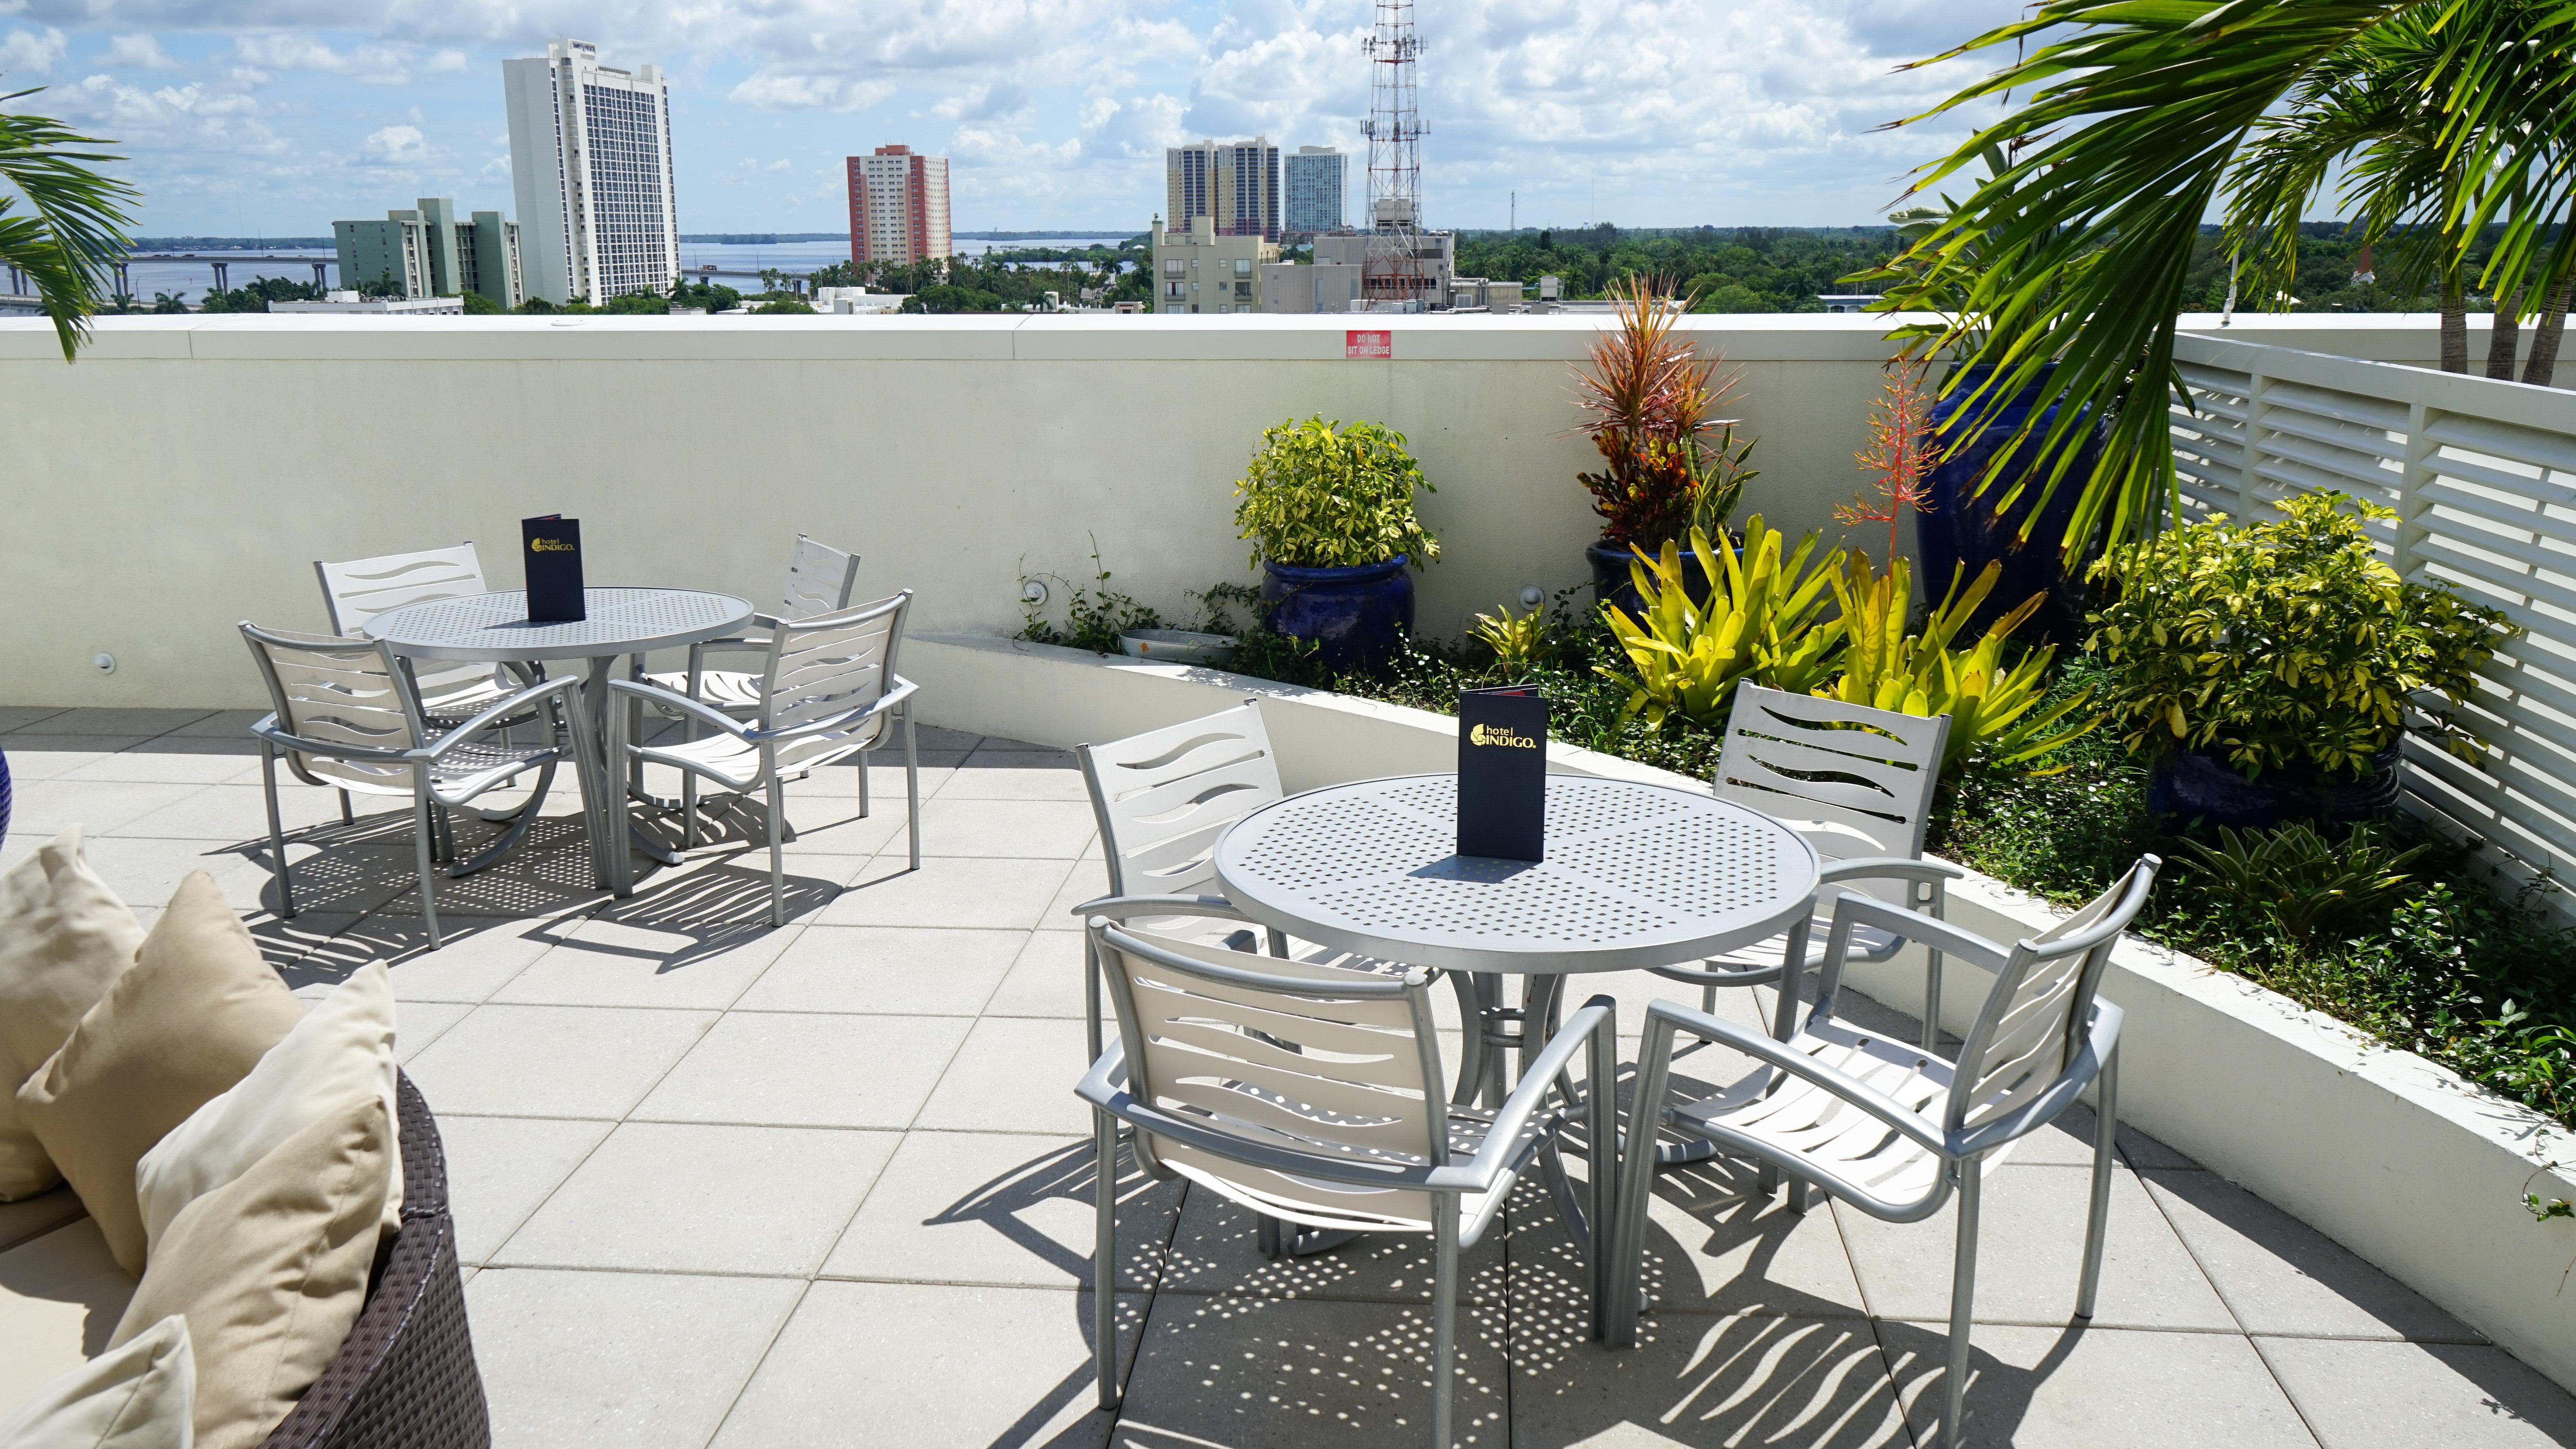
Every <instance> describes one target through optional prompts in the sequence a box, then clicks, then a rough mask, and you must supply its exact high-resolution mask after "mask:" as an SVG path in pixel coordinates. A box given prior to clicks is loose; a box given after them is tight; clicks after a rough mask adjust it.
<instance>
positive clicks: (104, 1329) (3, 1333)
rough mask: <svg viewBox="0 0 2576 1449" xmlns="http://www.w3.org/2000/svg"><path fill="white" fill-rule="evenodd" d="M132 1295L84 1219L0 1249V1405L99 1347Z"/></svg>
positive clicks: (128, 1281)
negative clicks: (31, 1240) (30, 1239)
mask: <svg viewBox="0 0 2576 1449" xmlns="http://www.w3.org/2000/svg"><path fill="white" fill-rule="evenodd" d="M133 1297H134V1280H133V1279H132V1278H130V1277H128V1276H126V1273H125V1270H124V1269H122V1268H119V1267H117V1266H116V1258H115V1257H114V1255H112V1254H110V1253H109V1252H108V1251H107V1240H106V1239H105V1238H102V1237H100V1236H99V1235H98V1224H96V1223H94V1222H92V1221H90V1220H89V1219H88V1218H82V1219H80V1220H79V1221H78V1222H75V1223H73V1224H71V1225H70V1226H69V1227H63V1228H57V1229H55V1230H54V1231H52V1232H50V1233H47V1234H45V1235H44V1236H43V1237H41V1238H38V1239H36V1240H35V1241H34V1242H31V1243H21V1244H19V1245H18V1246H17V1247H14V1248H11V1249H10V1250H9V1251H7V1252H5V1253H0V1409H8V1408H14V1407H15V1406H17V1405H19V1404H21V1403H24V1402H26V1400H27V1399H28V1397H29V1396H30V1395H33V1394H35V1393H37V1392H39V1391H40V1390H42V1389H43V1388H44V1387H45V1385H46V1384H48V1383H50V1382H52V1381H53V1380H54V1379H56V1378H58V1377H60V1376H61V1375H63V1374H67V1373H71V1372H73V1371H74V1370H76V1369H78V1368H79V1367H80V1366H81V1365H82V1364H84V1363H86V1362H88V1361H89V1360H90V1359H91V1358H93V1357H95V1356H97V1355H99V1354H101V1353H104V1352H106V1351H107V1341H108V1338H109V1336H110V1335H112V1334H113V1333H114V1332H115V1331H116V1326H117V1322H118V1320H120V1319H122V1318H123V1317H124V1316H125V1305H126V1303H127V1302H128V1301H129V1300H130V1299H132V1298H133Z"/></svg>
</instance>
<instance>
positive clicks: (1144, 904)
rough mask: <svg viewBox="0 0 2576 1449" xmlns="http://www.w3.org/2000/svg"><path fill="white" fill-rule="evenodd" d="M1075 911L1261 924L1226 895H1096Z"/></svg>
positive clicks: (1121, 916) (1089, 914)
mask: <svg viewBox="0 0 2576 1449" xmlns="http://www.w3.org/2000/svg"><path fill="white" fill-rule="evenodd" d="M1071 914H1073V915H1076V916H1080V917H1082V918H1083V919H1084V920H1089V919H1090V918H1091V917H1093V916H1108V917H1111V918H1113V919H1117V920H1124V919H1126V918H1127V917H1129V916H1221V917H1224V918H1225V919H1227V920H1233V921H1241V922H1243V923H1244V924H1245V925H1247V926H1251V925H1259V924H1260V923H1259V922H1258V921H1255V920H1253V919H1252V918H1251V917H1250V916H1247V915H1245V914H1244V913H1243V912H1242V911H1240V910H1237V909H1236V908H1235V904H1234V902H1232V901H1230V900H1227V899H1226V898H1225V897H1223V896H1094V897H1092V898H1091V899H1090V900H1087V901H1084V902H1083V903H1082V904H1081V905H1078V906H1075V907H1074V908H1073V910H1072V912H1071Z"/></svg>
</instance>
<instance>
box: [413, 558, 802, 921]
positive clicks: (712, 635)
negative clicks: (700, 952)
mask: <svg viewBox="0 0 2576 1449" xmlns="http://www.w3.org/2000/svg"><path fill="white" fill-rule="evenodd" d="M582 608H583V612H584V613H585V614H587V615H588V617H587V618H583V619H579V620H576V621H573V622H571V623H564V624H543V623H537V622H535V621H532V620H530V619H529V618H528V596H527V595H526V594H524V593H522V592H520V591H519V590H516V589H511V590H506V591H503V592H500V593H491V594H467V595H464V596H462V597H459V598H453V599H433V600H430V601H429V602H426V603H419V604H407V605H405V606H403V607H402V608H399V609H388V610H386V611H385V612H383V613H381V614H378V615H377V616H376V617H374V618H372V619H370V620H368V621H367V622H366V624H365V625H364V626H363V627H364V628H365V630H366V634H367V637H368V638H370V639H380V640H383V641H384V642H385V643H387V644H389V645H391V646H392V647H393V652H394V653H396V654H398V655H402V656H404V657H406V658H411V659H437V660H450V661H455V660H462V661H468V662H475V663H494V664H517V663H521V662H537V663H542V662H546V661H551V660H561V659H581V660H586V661H588V663H587V665H586V667H585V668H586V672H585V674H584V676H583V680H582V702H583V706H584V707H585V708H586V709H587V710H588V711H589V713H590V721H591V723H592V724H593V725H595V726H596V728H594V729H593V730H592V731H591V739H592V740H593V741H594V748H595V749H603V750H604V749H605V748H606V742H607V739H608V681H609V679H610V678H611V677H612V676H613V675H614V673H615V670H616V667H617V661H618V660H619V659H621V658H624V657H626V656H629V655H643V654H648V653H650V652H652V651H653V650H656V649H670V648H675V647H678V646H681V645H687V644H695V643H699V642H700V641H703V640H707V639H721V638H724V637H726V636H727V635H730V634H733V633H736V632H738V631H739V630H740V629H741V628H742V626H743V625H745V624H748V623H750V622H751V616H752V614H753V613H754V612H755V611H754V610H753V608H752V606H751V602H750V601H749V600H747V599H738V598H735V597H734V596H733V595H731V594H717V593H709V592H707V591H705V590H702V589H656V588H602V589H584V590H582ZM617 778H618V770H617V765H616V762H615V761H613V760H610V759H608V758H606V757H605V756H604V755H599V754H588V755H586V757H585V758H584V759H583V761H582V770H581V799H582V814H583V816H584V818H585V819H586V821H587V822H588V824H589V827H590V863H591V869H592V871H593V873H594V876H595V878H596V879H597V881H598V883H599V884H600V885H601V886H606V885H608V884H609V880H610V876H609V868H608V867H609V858H608V853H607V841H608V835H609V826H608V822H609V821H610V820H611V819H612V818H613V816H612V813H611V812H610V810H609V808H608V806H609V802H610V799H611V796H610V795H609V789H610V788H611V787H612V786H613V785H614V784H615V783H616V782H617ZM647 848H648V849H651V848H652V847H650V846H649V844H648V846H647ZM654 854H655V855H656V856H657V857H661V858H667V857H663V856H662V852H660V851H658V850H655V851H654Z"/></svg>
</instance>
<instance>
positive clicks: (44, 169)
mask: <svg viewBox="0 0 2576 1449" xmlns="http://www.w3.org/2000/svg"><path fill="white" fill-rule="evenodd" d="M37 89H38V90H41V89H42V87H38V88H37ZM34 94H36V91H35V90H24V91H15V92H12V93H10V94H8V95H0V181H5V182H7V183H9V185H11V186H13V187H15V188H16V190H17V193H18V194H17V195H16V196H14V197H13V196H9V195H7V194H5V193H0V265H6V266H13V267H16V268H18V269H19V270H21V271H23V272H25V273H26V274H27V275H28V276H29V277H31V278H33V279H34V280H35V283H36V295H37V296H39V297H41V298H43V299H44V303H45V315H47V316H49V317H51V318H53V319H54V335H55V336H56V337H59V338H60V339H62V344H63V361H65V362H69V361H71V360H72V359H73V357H74V356H75V355H76V354H77V352H78V350H79V347H80V342H81V339H82V338H83V337H85V336H87V335H88V332H89V318H90V315H91V314H92V313H94V312H97V311H98V310H99V309H100V306H101V304H102V302H103V300H104V299H105V298H106V297H108V296H109V295H111V293H112V291H113V273H114V269H115V263H116V261H117V259H118V258H121V257H123V256H124V255H125V253H126V250H127V248H128V247H129V246H130V245H131V239H130V238H128V237H127V236H126V233H125V228H126V223H127V218H126V214H125V208H126V206H127V205H128V204H129V203H131V202H133V201H136V200H139V199H140V198H141V195H142V193H140V192H138V191H136V190H135V189H134V188H133V187H131V186H128V185H126V184H125V183H124V182H122V181H115V180H111V179H110V178H108V177H105V176H102V175H100V174H99V173H97V172H96V171H93V170H91V169H90V168H91V167H92V166H94V165H97V164H100V163H103V162H108V161H122V160H124V159H125V158H124V157H122V156H110V155H106V154H104V153H102V152H97V151H87V150H81V149H79V148H81V147H86V146H104V145H110V144H113V143H111V142H106V141H100V140H98V139H96V138H95V137H90V136H83V135H81V134H79V133H77V132H75V131H73V130H71V129H70V128H69V127H67V126H65V125H63V124H62V123H61V122H60V121H55V120H49V119H47V118H46V117H43V116H32V115H27V114H25V113H23V112H17V111H12V110H11V109H10V108H9V103H10V102H12V101H19V100H24V99H26V98H27V97H28V96H32V95H34ZM22 201H23V202H24V203H25V205H26V209H25V211H24V212H21V211H19V209H18V205H19V203H20V202H22Z"/></svg>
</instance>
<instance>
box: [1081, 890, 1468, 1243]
mask: <svg viewBox="0 0 2576 1449" xmlns="http://www.w3.org/2000/svg"><path fill="white" fill-rule="evenodd" d="M1096 942H1097V945H1098V949H1099V950H1100V953H1101V958H1102V962H1103V965H1104V967H1105V968H1106V971H1107V974H1108V977H1109V986H1110V993H1111V995H1112V997H1113V998H1114V999H1115V1001H1116V1003H1117V1007H1118V1023H1119V1040H1120V1041H1122V1042H1125V1043H1127V1084H1128V1091H1129V1092H1130V1093H1131V1094H1133V1095H1134V1096H1135V1097H1136V1098H1137V1099H1138V1100H1139V1101H1142V1102H1145V1103H1148V1104H1150V1105H1152V1106H1155V1107H1158V1108H1161V1109H1163V1110H1165V1111H1167V1112H1171V1113H1174V1114H1176V1115H1186V1116H1189V1117H1191V1118H1193V1119H1199V1120H1203V1121H1204V1123H1205V1125H1206V1126H1207V1127H1208V1128H1209V1129H1210V1130H1212V1131H1215V1132H1218V1133H1221V1134H1223V1135H1224V1136H1227V1137H1230V1138H1233V1139H1236V1140H1238V1141H1240V1142H1242V1143H1244V1144H1245V1145H1246V1146H1247V1147H1250V1148H1253V1149H1255V1152H1254V1154H1253V1155H1255V1156H1259V1155H1262V1153H1263V1152H1265V1151H1267V1152H1280V1151H1284V1152H1288V1153H1292V1154H1295V1155H1297V1156H1300V1157H1306V1158H1311V1159H1314V1160H1315V1161H1317V1162H1319V1163H1320V1162H1330V1163H1333V1164H1335V1165H1337V1166H1341V1167H1348V1166H1351V1165H1353V1164H1369V1163H1376V1164H1383V1165H1385V1166H1387V1167H1390V1168H1405V1167H1422V1166H1426V1165H1428V1166H1435V1167H1436V1166H1441V1165H1444V1164H1445V1163H1446V1162H1447V1161H1448V1157H1447V1148H1448V1134H1449V1123H1448V1107H1447V1101H1446V1097H1445V1090H1446V1089H1445V1088H1443V1087H1442V1086H1440V1085H1439V1084H1440V1082H1441V1081H1442V1077H1441V1068H1440V1050H1439V1044H1438V1043H1439V1038H1438V1037H1437V1035H1435V1034H1434V1032H1433V1029H1432V1018H1431V994H1430V990H1429V987H1428V985H1427V984H1426V980H1425V978H1424V977H1423V976H1422V975H1421V974H1420V973H1414V974H1413V975H1412V976H1410V977H1408V978H1407V979H1406V980H1404V981H1403V982H1401V983H1398V982H1395V981H1391V980H1390V979H1389V978H1388V977H1386V976H1385V975H1383V974H1379V973H1375V972H1369V971H1357V970H1350V969H1346V968H1344V967H1341V966H1337V965H1333V964H1330V963H1328V962H1318V961H1299V960H1290V959H1284V958H1281V957H1276V956H1253V955H1246V954H1243V953H1241V952H1235V951H1229V950H1226V949H1225V948H1224V947H1221V946H1212V945H1205V944H1201V943H1198V942H1193V941H1188V940H1184V939H1182V938H1180V937H1178V936H1172V935H1167V934H1164V933H1161V932H1157V931H1153V930H1148V929H1144V928H1142V927H1138V926H1136V925H1134V924H1132V923H1131V924H1129V925H1127V926H1112V927H1105V928H1103V929H1101V930H1100V931H1098V932H1097V933H1096ZM1203 967H1214V968H1216V969H1215V970H1212V971H1211V970H1205V969H1200V968H1203ZM1246 971H1254V972H1258V973H1260V974H1262V975H1264V976H1267V977H1269V978H1272V979H1273V980H1275V981H1279V982H1281V983H1282V984H1280V985H1278V986H1276V987H1274V988H1271V989H1263V988H1260V987H1252V986H1246V985H1243V984H1240V983H1239V982H1238V981H1236V980H1231V979H1226V978H1228V977H1230V976H1236V975H1239V974H1240V973H1243V972H1246ZM1288 983H1293V984H1288ZM1358 985H1365V986H1367V987H1369V988H1370V991H1369V993H1368V994H1367V995H1366V996H1364V997H1363V996H1354V995H1351V994H1349V993H1348V988H1350V987H1352V986H1358ZM1399 986H1400V990H1390V988H1397V987H1399ZM1142 1136H1143V1147H1144V1150H1145V1151H1146V1152H1147V1153H1149V1154H1151V1155H1152V1156H1153V1157H1155V1158H1157V1159H1159V1160H1160V1161H1161V1162H1162V1163H1163V1164H1164V1165H1166V1166H1168V1167H1170V1168H1172V1169H1173V1170H1174V1171H1176V1172H1179V1173H1180V1174H1182V1175H1183V1176H1185V1177H1188V1178H1190V1179H1191V1180H1192V1181H1194V1182H1199V1183H1202V1184H1204V1185H1206V1186H1207V1187H1208V1188H1210V1189H1211V1190H1213V1191H1215V1192H1217V1193H1218V1194H1220V1195H1222V1196H1224V1197H1227V1198H1230V1199H1232V1200H1234V1201H1235V1202H1238V1203H1241V1204H1243V1205H1245V1206H1246V1207H1249V1208H1252V1209H1253V1210H1254V1211H1256V1212H1263V1213H1268V1214H1270V1215H1271V1216H1273V1217H1280V1218H1286V1219H1289V1220H1291V1221H1294V1222H1300V1223H1306V1224H1309V1225H1311V1226H1315V1227H1322V1228H1342V1229H1355V1230H1360V1231H1376V1232H1386V1231H1402V1232H1429V1231H1431V1228H1432V1219H1433V1205H1432V1199H1431V1194H1429V1193H1427V1192H1424V1191H1421V1190H1419V1189H1409V1188H1382V1187H1368V1186H1355V1185H1352V1184H1348V1183H1339V1182H1329V1181H1323V1180H1318V1179H1314V1178H1308V1177H1305V1176H1302V1175H1300V1174H1298V1173H1296V1172H1294V1171H1289V1170H1278V1169H1274V1168H1270V1167H1264V1166H1256V1165H1253V1164H1251V1163H1248V1162H1244V1161H1238V1160H1234V1159H1232V1158H1229V1157H1226V1156H1224V1155H1222V1154H1221V1153H1219V1152H1216V1151H1211V1150H1208V1149H1206V1148H1203V1147H1198V1146H1193V1145H1190V1144H1187V1143H1181V1142H1176V1141H1173V1140H1171V1139H1170V1138H1168V1137H1166V1136H1163V1135H1161V1134H1158V1133H1144V1134H1142Z"/></svg>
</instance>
